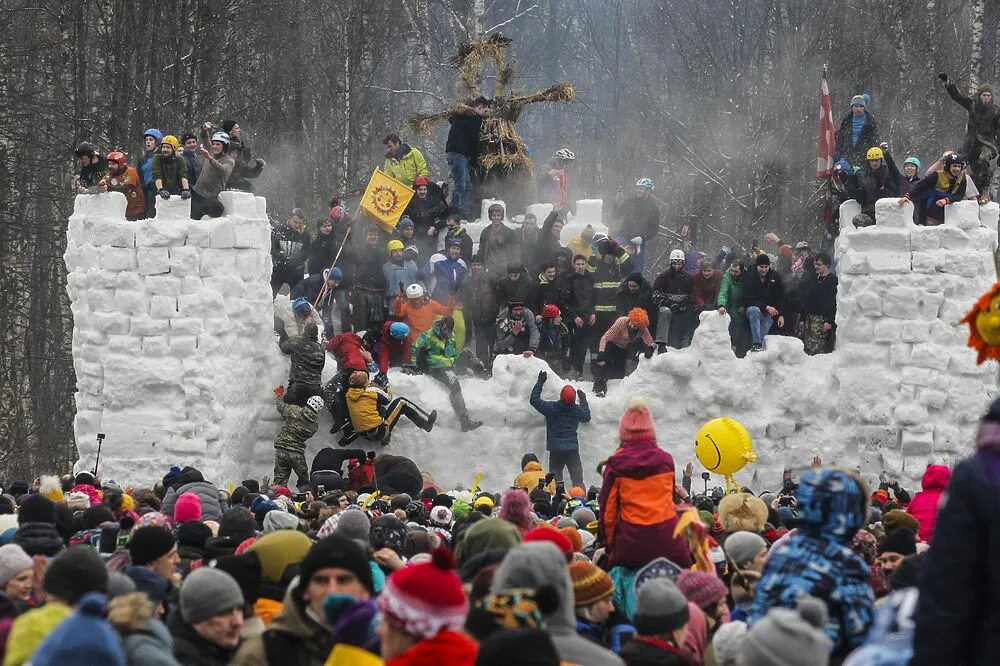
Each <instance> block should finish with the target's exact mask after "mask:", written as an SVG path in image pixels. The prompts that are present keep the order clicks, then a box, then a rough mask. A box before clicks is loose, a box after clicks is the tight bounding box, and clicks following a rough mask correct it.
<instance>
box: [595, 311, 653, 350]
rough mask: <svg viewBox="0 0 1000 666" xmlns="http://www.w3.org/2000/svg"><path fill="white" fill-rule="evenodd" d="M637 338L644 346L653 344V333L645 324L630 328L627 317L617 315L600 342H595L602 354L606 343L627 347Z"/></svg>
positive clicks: (622, 347)
mask: <svg viewBox="0 0 1000 666" xmlns="http://www.w3.org/2000/svg"><path fill="white" fill-rule="evenodd" d="M637 340H642V343H643V345H645V346H646V347H652V346H653V335H652V334H651V333H650V332H649V329H648V328H646V327H645V326H644V327H642V328H632V327H631V326H629V318H628V317H619V318H618V319H616V320H615V321H614V323H613V324H611V326H609V327H608V330H606V331H604V335H602V336H601V340H600V342H598V343H597V350H598V351H599V352H600V353H601V354H603V353H604V350H605V349H607V348H608V345H614V346H616V347H618V348H620V349H628V348H629V347H630V346H632V344H633V343H634V342H636V341H637Z"/></svg>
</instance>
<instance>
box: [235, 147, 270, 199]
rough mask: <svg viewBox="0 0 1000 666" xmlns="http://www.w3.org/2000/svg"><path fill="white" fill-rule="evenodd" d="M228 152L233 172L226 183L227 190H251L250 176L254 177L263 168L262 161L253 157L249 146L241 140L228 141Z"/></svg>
mask: <svg viewBox="0 0 1000 666" xmlns="http://www.w3.org/2000/svg"><path fill="white" fill-rule="evenodd" d="M229 154H230V155H231V156H232V158H233V162H234V165H233V173H232V175H231V176H230V177H229V182H228V183H226V189H227V190H239V191H240V192H253V183H251V182H250V179H251V178H256V177H257V176H259V175H260V174H261V172H262V171H263V170H264V162H263V161H262V160H259V159H255V158H254V156H253V151H251V150H250V146H248V145H247V144H246V143H244V142H242V141H236V140H231V141H230V142H229Z"/></svg>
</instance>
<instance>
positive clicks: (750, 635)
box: [742, 597, 833, 666]
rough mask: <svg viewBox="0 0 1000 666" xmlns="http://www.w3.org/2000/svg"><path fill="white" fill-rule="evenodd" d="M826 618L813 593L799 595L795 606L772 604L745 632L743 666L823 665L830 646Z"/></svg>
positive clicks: (830, 641)
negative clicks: (792, 608)
mask: <svg viewBox="0 0 1000 666" xmlns="http://www.w3.org/2000/svg"><path fill="white" fill-rule="evenodd" d="M826 622H827V612H826V605H824V604H823V602H822V601H820V600H819V599H816V598H815V597H802V598H801V599H799V602H798V606H797V608H796V609H795V610H789V609H787V608H772V609H771V610H769V611H768V612H767V615H765V616H764V617H763V618H761V619H760V621H758V622H757V623H756V624H754V625H753V627H751V628H750V631H748V632H747V637H746V640H745V641H744V642H743V662H742V663H743V666H796V665H797V664H815V666H826V664H828V663H829V662H830V650H832V649H833V641H832V640H830V637H829V636H827V635H826V633H824V631H823V627H824V626H825V625H826Z"/></svg>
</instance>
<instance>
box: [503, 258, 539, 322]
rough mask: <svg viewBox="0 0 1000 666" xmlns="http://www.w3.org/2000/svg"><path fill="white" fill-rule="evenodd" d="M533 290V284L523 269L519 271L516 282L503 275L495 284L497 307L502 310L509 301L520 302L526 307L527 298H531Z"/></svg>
mask: <svg viewBox="0 0 1000 666" xmlns="http://www.w3.org/2000/svg"><path fill="white" fill-rule="evenodd" d="M533 288H534V284H532V282H531V279H530V278H529V277H528V271H526V270H525V269H523V268H522V269H521V277H520V278H519V279H518V280H517V281H514V280H511V279H510V277H509V276H508V275H504V276H503V277H502V278H500V280H499V282H497V288H496V302H497V305H498V306H499V307H501V308H504V307H507V304H508V303H510V302H511V301H520V302H521V303H524V305H525V307H527V305H528V298H529V297H530V296H531V292H532V289H533ZM494 316H495V315H494Z"/></svg>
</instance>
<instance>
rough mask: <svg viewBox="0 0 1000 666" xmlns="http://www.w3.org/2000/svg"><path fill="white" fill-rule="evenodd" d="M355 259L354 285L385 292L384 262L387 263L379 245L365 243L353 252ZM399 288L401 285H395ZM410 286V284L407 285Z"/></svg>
mask: <svg viewBox="0 0 1000 666" xmlns="http://www.w3.org/2000/svg"><path fill="white" fill-rule="evenodd" d="M352 258H353V260H354V266H353V271H352V272H353V276H354V286H355V287H363V288H365V289H368V290H370V291H378V292H382V293H384V292H385V288H386V284H385V273H383V272H382V264H383V263H385V252H384V250H383V249H382V248H381V247H379V246H374V247H371V246H369V245H365V246H363V247H361V248H360V249H359V250H358V251H357V252H356V253H353V254H352ZM395 286H396V288H397V289H398V288H399V285H395ZM407 286H409V285H407Z"/></svg>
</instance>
